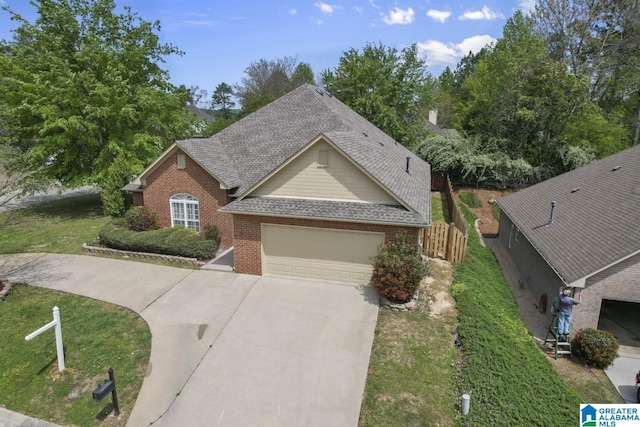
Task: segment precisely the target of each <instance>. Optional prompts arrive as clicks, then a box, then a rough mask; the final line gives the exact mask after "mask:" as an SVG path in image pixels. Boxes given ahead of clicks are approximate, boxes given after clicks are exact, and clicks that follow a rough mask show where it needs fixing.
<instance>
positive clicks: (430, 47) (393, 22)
mask: <svg viewBox="0 0 640 427" xmlns="http://www.w3.org/2000/svg"><path fill="white" fill-rule="evenodd" d="M116 4H117V9H118V10H122V8H123V7H125V6H129V7H131V9H132V11H133V12H135V13H137V14H138V15H140V17H141V18H142V19H144V20H146V21H155V20H158V21H160V24H161V31H160V41H161V42H163V43H171V44H173V45H175V46H176V47H178V48H179V49H181V50H182V51H183V52H184V55H183V56H177V55H173V56H170V57H167V58H165V61H166V62H165V64H163V68H164V69H165V70H167V71H168V72H169V75H170V80H171V82H172V83H173V84H176V85H181V84H183V85H185V86H187V87H189V86H192V85H197V86H199V87H200V88H201V89H206V90H208V91H209V95H210V94H211V93H212V92H213V90H214V89H215V87H216V86H217V85H218V84H219V83H222V82H225V83H228V84H231V85H233V84H235V83H238V82H240V80H241V78H242V77H243V75H244V70H245V69H246V68H247V66H248V65H249V64H250V63H251V62H253V61H256V60H258V59H261V58H265V59H274V58H281V57H284V56H294V57H297V60H298V61H299V62H306V63H309V64H310V65H311V68H312V69H313V71H314V73H315V74H316V76H318V75H319V73H320V72H321V71H322V70H325V69H334V68H335V67H337V65H338V62H339V59H340V57H341V56H342V54H343V53H344V52H345V51H348V50H350V49H351V48H354V49H358V50H362V48H363V47H364V46H365V45H366V44H367V43H372V44H378V43H382V44H383V45H385V46H394V47H396V48H398V49H402V48H404V47H407V46H410V45H412V44H413V43H417V46H418V50H419V53H420V55H421V56H422V57H423V58H424V59H425V60H426V63H427V64H428V66H429V67H428V70H429V71H430V72H431V74H433V75H434V76H438V75H439V74H440V73H441V72H442V70H443V69H444V68H445V67H446V66H450V67H451V68H452V69H455V66H456V64H457V63H458V61H459V60H460V59H461V58H462V57H463V56H464V55H465V54H467V53H468V52H469V51H473V52H477V51H478V50H480V48H482V47H483V46H484V45H486V44H487V43H491V42H492V41H494V40H495V39H497V38H499V37H500V36H501V34H502V27H503V26H504V24H505V22H506V20H507V19H508V18H509V17H510V16H511V15H513V13H514V12H515V11H516V10H518V9H521V10H523V11H525V12H527V11H530V10H532V9H533V7H534V4H535V0H485V1H471V0H457V1H451V0H320V1H316V0H226V1H221V0H182V1H175V0H116ZM0 5H3V6H8V7H9V8H11V9H12V10H13V11H14V12H17V13H19V14H20V15H22V16H23V17H24V18H26V19H27V20H29V21H32V22H33V21H34V20H35V19H36V17H37V15H36V10H35V8H34V7H33V6H31V5H29V2H28V1H27V0H0ZM15 27H16V23H15V22H12V21H11V20H10V19H9V14H8V13H7V12H6V11H3V10H0V39H7V40H10V39H11V37H12V34H11V29H12V28H15Z"/></svg>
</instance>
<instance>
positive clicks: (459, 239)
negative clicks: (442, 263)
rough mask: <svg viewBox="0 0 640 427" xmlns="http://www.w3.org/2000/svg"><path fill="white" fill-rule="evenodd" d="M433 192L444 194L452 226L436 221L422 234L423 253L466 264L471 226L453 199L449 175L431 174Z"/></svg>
mask: <svg viewBox="0 0 640 427" xmlns="http://www.w3.org/2000/svg"><path fill="white" fill-rule="evenodd" d="M431 190H432V191H442V192H443V193H444V196H445V199H446V203H447V208H448V209H449V214H450V215H451V220H452V221H453V222H452V223H451V224H447V223H445V222H441V221H436V222H434V223H433V224H432V225H431V227H429V228H425V229H423V230H422V233H421V236H420V237H421V240H422V253H423V255H426V256H428V257H432V258H435V257H439V258H444V259H446V260H447V261H449V262H458V263H461V262H464V257H465V255H466V254H467V243H468V241H469V225H468V224H467V221H466V220H465V218H464V216H463V215H462V211H460V207H458V205H457V204H456V203H455V200H454V199H453V186H452V185H451V179H449V175H444V174H442V173H438V172H432V173H431Z"/></svg>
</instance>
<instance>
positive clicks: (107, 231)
mask: <svg viewBox="0 0 640 427" xmlns="http://www.w3.org/2000/svg"><path fill="white" fill-rule="evenodd" d="M99 235H100V243H101V244H103V245H104V246H106V247H108V248H113V249H120V250H123V251H134V252H149V253H155V254H164V255H176V256H182V257H189V258H197V259H200V260H206V259H211V258H213V257H214V256H215V254H216V250H217V249H218V245H217V244H216V242H215V241H214V240H206V239H205V238H204V237H202V236H200V235H199V234H197V233H195V232H194V231H193V230H191V229H188V228H181V227H174V228H162V229H160V230H150V231H142V232H136V231H131V230H129V229H128V228H127V223H126V222H125V221H124V220H121V219H119V220H113V221H111V222H110V223H108V224H107V225H105V226H104V227H102V229H101V230H100V234H99Z"/></svg>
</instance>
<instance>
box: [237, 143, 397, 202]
mask: <svg viewBox="0 0 640 427" xmlns="http://www.w3.org/2000/svg"><path fill="white" fill-rule="evenodd" d="M325 156H326V157H325ZM325 160H327V164H326V165H322V164H320V163H319V162H324V161H325ZM249 196H262V197H284V198H287V197H291V198H297V199H320V200H336V201H357V202H367V203H377V204H386V205H398V204H400V203H399V202H398V201H397V200H396V199H395V198H393V197H392V196H391V195H390V194H389V193H388V192H387V191H385V190H384V189H383V188H382V187H380V185H378V184H377V183H376V182H374V181H373V180H372V179H371V178H370V177H369V176H367V175H366V174H365V173H364V172H362V171H361V170H360V169H359V168H358V167H357V166H356V165H354V164H353V162H352V161H350V160H349V159H347V158H346V157H345V156H344V154H342V153H341V152H339V151H338V150H336V149H335V148H334V147H333V146H332V145H331V144H329V143H328V142H327V141H326V140H324V139H322V138H320V139H318V141H317V142H315V143H313V144H311V145H310V146H309V147H307V149H305V150H304V151H303V152H301V153H300V154H299V155H298V156H296V157H295V158H294V159H293V160H291V161H290V162H288V163H287V164H286V165H284V167H282V168H281V169H280V170H278V171H277V172H276V173H275V174H273V175H272V176H271V177H269V178H268V179H267V180H266V181H265V182H263V183H262V184H260V185H259V186H258V187H257V188H256V189H254V190H253V191H252V192H251V193H250V194H249Z"/></svg>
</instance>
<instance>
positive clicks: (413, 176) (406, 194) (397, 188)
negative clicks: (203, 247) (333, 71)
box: [177, 84, 430, 220]
mask: <svg viewBox="0 0 640 427" xmlns="http://www.w3.org/2000/svg"><path fill="white" fill-rule="evenodd" d="M320 134H324V135H326V136H327V137H328V138H329V139H330V140H331V141H332V142H334V143H335V144H336V145H337V146H338V147H339V148H340V149H342V150H343V151H344V152H345V153H347V154H348V155H349V156H351V157H352V158H353V159H354V160H355V161H356V162H358V163H359V164H360V165H361V166H362V168H363V169H364V170H365V171H367V172H368V173H370V174H371V175H372V176H373V177H374V178H375V179H377V180H378V181H379V182H380V183H382V184H383V185H384V186H386V187H387V188H388V189H389V190H390V191H391V192H392V193H393V194H395V195H396V196H398V198H399V199H400V200H401V201H402V203H404V204H406V205H407V206H409V207H410V208H411V209H413V210H415V211H417V212H419V213H420V214H421V215H422V216H423V218H424V219H425V220H430V212H429V206H430V203H429V202H430V194H429V192H430V168H429V165H428V164H427V163H425V162H424V161H423V160H422V159H420V158H419V157H417V156H415V155H414V154H412V153H411V152H410V151H409V150H407V149H406V148H404V147H403V146H402V145H400V144H395V141H394V140H393V139H392V138H391V137H389V136H388V135H386V134H385V133H384V132H382V131H381V130H380V129H378V128H377V127H376V126H374V125H373V124H371V123H370V122H368V121H367V120H366V119H364V118H363V117H362V116H360V115H359V114H357V113H356V112H355V111H353V110H351V109H350V108H349V107H347V106H346V105H344V104H343V103H342V102H340V101H339V100H338V99H337V98H336V97H334V96H331V95H329V94H327V93H326V92H323V91H321V90H319V89H317V88H316V87H315V86H311V85H308V84H306V85H302V86H300V87H299V88H297V89H295V90H294V91H292V92H290V93H288V94H287V95H285V96H283V97H282V98H280V99H278V100H276V101H274V102H272V103H271V104H269V105H267V106H265V107H263V108H261V109H260V110H258V111H256V112H254V113H252V114H250V115H248V116H247V117H245V118H243V119H242V120H240V121H238V122H236V123H234V124H233V125H231V126H229V127H228V128H226V129H224V130H222V131H221V132H219V133H217V134H216V135H214V136H212V137H211V138H208V139H194V140H187V141H178V142H177V144H178V145H179V146H180V147H181V148H182V149H183V150H184V151H185V152H187V153H188V154H189V155H190V156H191V157H193V158H194V159H196V160H197V161H199V162H200V163H201V164H202V165H203V166H204V167H205V169H207V170H208V171H209V172H210V173H211V174H212V175H213V176H215V177H216V178H217V179H219V180H220V181H221V182H222V183H223V184H224V185H226V186H227V187H228V188H234V187H237V190H236V191H235V194H236V195H237V196H239V197H243V196H244V195H246V193H247V191H249V190H250V189H251V188H252V187H254V186H255V185H256V184H258V183H259V182H260V181H261V180H262V179H263V178H265V177H266V176H267V175H268V174H269V173H270V172H272V171H273V170H274V169H276V168H277V167H278V166H280V165H281V164H282V163H284V162H285V161H286V160H288V159H289V158H290V157H291V156H293V155H294V154H296V153H297V152H298V151H299V150H301V149H302V148H304V147H305V146H306V145H307V144H308V143H309V142H310V141H312V140H313V139H314V138H316V137H317V136H318V135H320ZM365 135H366V136H365ZM381 144H382V145H381ZM406 157H410V158H411V160H410V173H409V174H407V173H406V172H405V165H406Z"/></svg>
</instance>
